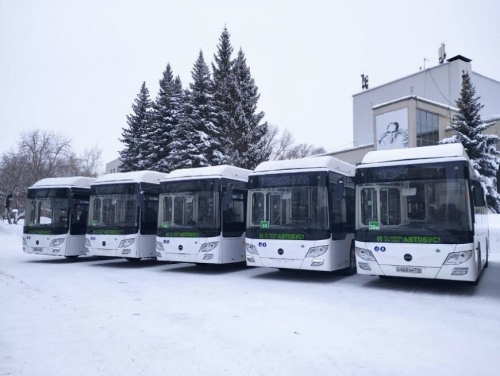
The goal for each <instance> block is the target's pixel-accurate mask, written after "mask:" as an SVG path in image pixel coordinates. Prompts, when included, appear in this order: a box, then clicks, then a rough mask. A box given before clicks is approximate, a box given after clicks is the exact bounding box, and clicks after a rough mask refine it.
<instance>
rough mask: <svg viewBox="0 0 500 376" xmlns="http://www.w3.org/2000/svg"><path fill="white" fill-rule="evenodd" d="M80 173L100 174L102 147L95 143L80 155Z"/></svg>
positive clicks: (88, 174)
mask: <svg viewBox="0 0 500 376" xmlns="http://www.w3.org/2000/svg"><path fill="white" fill-rule="evenodd" d="M79 159H80V175H83V176H90V177H97V176H99V175H101V174H102V171H101V170H102V148H99V147H98V146H97V144H96V145H94V146H93V147H91V148H90V149H85V150H84V151H83V153H82V154H81V155H80V158H79Z"/></svg>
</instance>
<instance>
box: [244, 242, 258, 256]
mask: <svg viewBox="0 0 500 376" xmlns="http://www.w3.org/2000/svg"><path fill="white" fill-rule="evenodd" d="M245 250H246V251H247V252H248V253H250V254H252V255H257V256H258V255H259V252H258V251H257V248H255V246H254V245H253V244H249V243H245Z"/></svg>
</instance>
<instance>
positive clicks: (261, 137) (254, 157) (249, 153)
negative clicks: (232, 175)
mask: <svg viewBox="0 0 500 376" xmlns="http://www.w3.org/2000/svg"><path fill="white" fill-rule="evenodd" d="M233 71H234V75H235V77H236V82H237V85H238V89H239V90H238V94H239V98H238V104H239V106H238V110H237V111H238V113H237V117H236V122H237V128H238V129H239V132H238V133H239V134H240V137H239V139H236V140H234V142H235V145H236V150H237V151H238V155H239V163H238V164H239V166H240V167H243V168H247V169H254V168H255V167H257V165H258V164H259V163H261V162H263V161H265V160H267V159H268V158H269V155H270V153H269V151H268V150H267V148H266V147H265V145H266V142H267V140H266V137H265V136H266V134H267V131H268V126H267V122H266V123H264V124H259V123H260V121H261V120H262V118H263V117H264V112H262V111H261V112H259V113H256V111H257V102H258V101H259V98H260V94H259V93H258V88H257V86H256V85H255V80H254V79H253V78H252V76H251V74H250V68H249V67H248V66H247V63H246V58H245V54H244V53H243V51H242V50H241V49H240V50H239V52H238V56H237V58H236V60H235V62H234V66H233Z"/></svg>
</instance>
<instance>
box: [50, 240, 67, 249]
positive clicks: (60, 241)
mask: <svg viewBox="0 0 500 376" xmlns="http://www.w3.org/2000/svg"><path fill="white" fill-rule="evenodd" d="M63 241H64V238H59V239H52V241H51V242H50V245H49V247H57V246H58V245H61V244H62V242H63Z"/></svg>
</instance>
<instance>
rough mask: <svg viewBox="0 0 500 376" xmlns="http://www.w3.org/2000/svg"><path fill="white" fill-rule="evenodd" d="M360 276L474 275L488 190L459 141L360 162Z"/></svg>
mask: <svg viewBox="0 0 500 376" xmlns="http://www.w3.org/2000/svg"><path fill="white" fill-rule="evenodd" d="M356 200H357V201H356V203H357V213H356V261H357V266H358V273H359V274H370V275H379V276H400V277H414V278H436V279H449V280H462V281H476V280H477V279H478V277H479V275H480V274H481V272H482V270H483V268H484V267H486V266H487V265H488V253H489V238H488V216H487V208H486V203H485V195H484V190H483V188H482V187H481V184H480V183H479V180H478V178H477V176H476V173H475V172H474V170H473V168H472V165H471V162H470V160H469V158H468V156H467V154H466V153H465V151H464V148H463V147H462V145H461V144H447V145H437V146H426V147H419V148H410V149H398V150H384V151H373V152H369V153H368V154H366V156H365V157H364V159H363V161H362V162H361V164H360V165H358V166H357V168H356Z"/></svg>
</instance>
